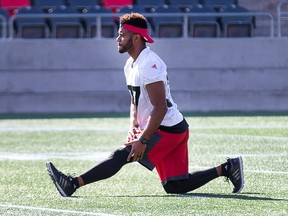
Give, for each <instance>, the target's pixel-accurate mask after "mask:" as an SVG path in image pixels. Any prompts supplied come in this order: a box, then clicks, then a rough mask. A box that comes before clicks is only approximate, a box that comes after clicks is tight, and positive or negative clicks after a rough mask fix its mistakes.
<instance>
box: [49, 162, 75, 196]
mask: <svg viewBox="0 0 288 216" xmlns="http://www.w3.org/2000/svg"><path fill="white" fill-rule="evenodd" d="M46 166H47V171H48V173H49V175H50V177H51V179H52V181H53V183H54V185H55V186H56V188H57V190H58V191H59V193H60V194H61V196H63V197H70V196H71V195H72V194H73V193H74V192H75V191H76V185H75V184H74V183H73V177H72V176H70V175H65V174H63V173H62V172H60V171H58V170H57V169H56V168H55V166H54V165H53V164H52V163H51V162H47V163H46Z"/></svg>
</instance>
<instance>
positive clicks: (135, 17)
mask: <svg viewBox="0 0 288 216" xmlns="http://www.w3.org/2000/svg"><path fill="white" fill-rule="evenodd" d="M124 24H128V25H132V26H135V27H138V28H144V29H147V28H148V25H147V20H146V18H145V17H144V16H143V15H142V14H139V13H130V14H124V15H123V16H121V17H120V25H121V26H122V25H124Z"/></svg>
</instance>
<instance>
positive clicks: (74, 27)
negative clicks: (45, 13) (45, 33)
mask: <svg viewBox="0 0 288 216" xmlns="http://www.w3.org/2000/svg"><path fill="white" fill-rule="evenodd" d="M51 14H54V15H55V16H54V17H51V18H49V26H50V28H51V36H52V38H82V37H83V36H84V30H83V25H82V23H81V20H80V16H79V13H78V11H77V10H76V9H74V8H70V7H68V8H56V9H54V10H53V12H52V13H51ZM65 14H66V15H68V16H63V17H62V16H61V15H65ZM57 15H60V16H61V17H59V16H58V17H57Z"/></svg>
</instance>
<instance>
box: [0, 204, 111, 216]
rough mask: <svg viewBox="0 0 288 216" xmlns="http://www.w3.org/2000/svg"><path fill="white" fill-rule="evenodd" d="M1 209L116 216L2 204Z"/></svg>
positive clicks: (105, 215)
mask: <svg viewBox="0 0 288 216" xmlns="http://www.w3.org/2000/svg"><path fill="white" fill-rule="evenodd" d="M0 207H1V208H8V209H23V210H36V211H42V212H56V213H65V214H76V215H95V216H115V215H112V214H104V213H96V212H84V211H74V210H64V209H53V208H41V207H32V206H21V205H4V204H0Z"/></svg>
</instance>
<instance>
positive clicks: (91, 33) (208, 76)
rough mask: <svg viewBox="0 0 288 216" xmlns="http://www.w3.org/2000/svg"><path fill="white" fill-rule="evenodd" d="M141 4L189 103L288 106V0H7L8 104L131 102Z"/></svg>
mask: <svg viewBox="0 0 288 216" xmlns="http://www.w3.org/2000/svg"><path fill="white" fill-rule="evenodd" d="M130 12H140V13H142V14H144V15H145V16H146V17H147V19H148V21H149V31H150V33H151V35H152V36H153V37H154V39H155V41H156V42H155V43H154V44H151V45H150V44H148V45H149V46H150V47H151V48H152V49H153V50H154V51H155V52H156V53H157V54H158V55H159V56H160V57H161V58H162V59H163V60H164V61H165V63H166V64H167V67H168V75H169V80H170V85H171V89H172V94H173V96H174V100H175V102H176V103H177V104H178V106H179V109H180V110H182V111H185V112H215V111H216V112H217V111H220V112H222V111H224V112H230V111H232V112H266V111H268V112H287V111H288V57H287V56H288V55H287V53H288V0H266V1H262V0H134V1H133V0H122V1H120V0H118V1H116V0H102V1H101V0H0V114H25V113H29V114H31V113H104V112H116V113H119V112H128V111H129V103H130V96H129V94H128V91H127V90H126V85H125V79H124V75H123V66H124V64H125V61H126V59H127V58H128V55H127V54H119V53H118V51H117V44H116V41H115V38H116V35H117V29H118V17H119V16H121V15H122V14H124V13H130Z"/></svg>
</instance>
